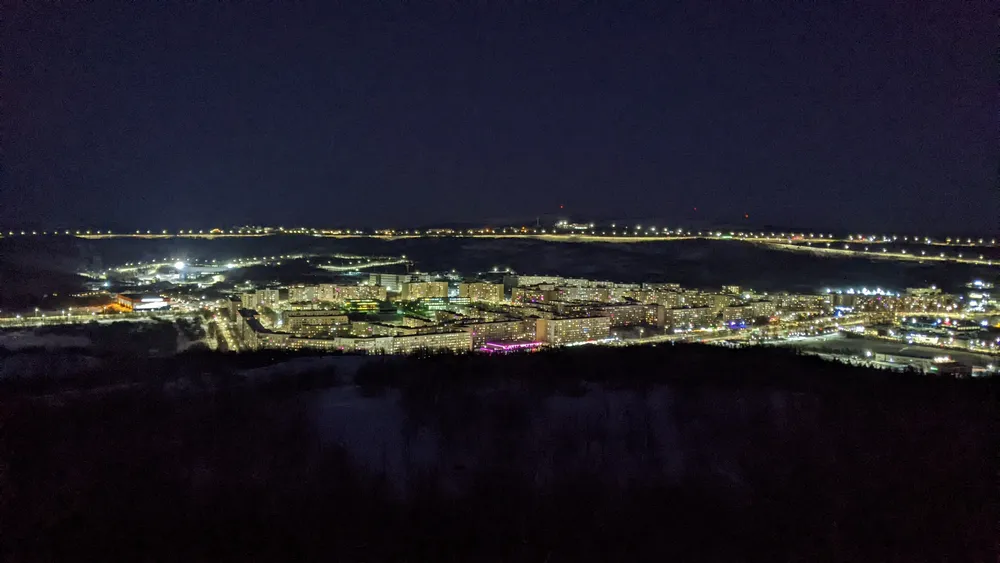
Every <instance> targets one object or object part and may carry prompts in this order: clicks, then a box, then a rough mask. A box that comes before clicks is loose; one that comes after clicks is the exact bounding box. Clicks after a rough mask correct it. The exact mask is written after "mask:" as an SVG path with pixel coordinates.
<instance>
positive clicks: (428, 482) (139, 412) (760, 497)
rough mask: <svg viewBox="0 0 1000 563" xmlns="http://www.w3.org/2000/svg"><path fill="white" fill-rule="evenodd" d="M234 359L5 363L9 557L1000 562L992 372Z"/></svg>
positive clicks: (603, 359)
mask: <svg viewBox="0 0 1000 563" xmlns="http://www.w3.org/2000/svg"><path fill="white" fill-rule="evenodd" d="M220 358H221V359H220ZM228 360H229V358H225V357H224V356H220V355H208V354H187V355H185V354H182V355H180V356H177V357H172V358H159V359H135V358H133V359H132V360H131V361H124V359H122V360H121V361H117V362H109V363H104V364H101V365H103V366H105V367H104V368H102V369H104V370H105V371H106V372H107V373H105V376H104V377H103V378H102V379H101V382H100V384H99V385H97V384H85V383H86V382H85V381H83V380H81V379H79V378H77V379H73V378H70V379H66V380H64V381H61V382H57V381H51V380H49V381H43V382H42V383H39V381H38V380H32V381H27V380H21V381H17V380H12V379H8V380H6V381H4V382H2V384H0V392H2V394H0V398H2V403H3V405H4V406H3V408H2V409H0V530H2V534H0V558H2V559H4V560H15V561H35V560H92V561H97V560H100V561H109V560H127V561H138V560H183V561H203V560H204V561H208V560H211V561H219V560H233V561H237V560H238V561H245V560H248V559H252V560H257V561H272V560H273V561H290V560H303V559H305V560H316V559H323V560H338V561H390V560H391V561H574V562H579V561H648V560H654V559H655V560H660V561H662V560H669V558H671V557H673V558H676V560H698V561H768V562H775V561H908V562H912V561H944V560H950V561H993V560H995V549H996V544H995V539H996V527H995V526H996V522H997V503H996V501H995V497H996V476H997V467H996V461H997V460H996V452H995V436H996V435H997V430H998V428H997V408H996V389H997V385H996V381H992V380H934V379H928V378H926V377H923V376H916V375H912V374H890V373H886V372H878V371H872V370H866V369H861V368H852V367H848V366H844V365H840V364H834V363H825V362H822V361H820V360H817V359H814V358H809V357H802V356H797V355H795V354H793V353H789V352H786V351H781V350H770V349H749V350H727V349H719V348H708V347H702V346H676V347H673V346H666V347H664V346H660V347H655V348H652V347H650V348H632V349H608V348H593V349H577V350H559V351H554V352H548V353H537V354H529V355H518V356H509V357H483V356H433V357H427V358H408V359H399V358H354V357H297V358H289V357H274V359H271V356H270V355H267V356H258V357H256V358H254V357H252V356H251V357H246V356H245V357H243V358H241V359H240V360H239V362H240V364H239V365H235V364H234V363H232V362H229V361H228ZM110 365H115V366H117V367H114V368H111V367H107V366H110Z"/></svg>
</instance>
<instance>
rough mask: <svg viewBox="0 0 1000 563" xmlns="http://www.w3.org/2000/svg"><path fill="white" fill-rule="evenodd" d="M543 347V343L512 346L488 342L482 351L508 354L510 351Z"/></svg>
mask: <svg viewBox="0 0 1000 563" xmlns="http://www.w3.org/2000/svg"><path fill="white" fill-rule="evenodd" d="M541 345H542V343H541V342H515V343H512V344H499V343H496V342H487V343H486V345H485V346H483V348H482V349H483V350H486V351H487V352H492V351H497V350H502V351H505V352H506V351H510V350H523V349H525V348H537V347H539V346H541Z"/></svg>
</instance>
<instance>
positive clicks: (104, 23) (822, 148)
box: [0, 0, 1000, 232]
mask: <svg viewBox="0 0 1000 563" xmlns="http://www.w3.org/2000/svg"><path fill="white" fill-rule="evenodd" d="M50 4H52V3H49V2H17V3H5V6H4V8H3V10H4V12H5V13H4V16H3V19H4V20H5V21H4V31H3V35H2V37H0V44H2V49H3V50H2V59H0V60H2V73H0V99H2V106H0V133H2V138H0V151H2V152H0V165H2V168H0V221H2V222H3V223H5V224H12V225H23V224H37V225H40V226H49V227H54V226H60V227H62V226H65V227H71V226H94V227H101V226H105V227H115V228H130V229H133V228H157V229H159V228H200V227H210V226H215V225H234V224H248V223H256V224H260V223H264V224H272V225H291V224H299V225H310V226H334V225H359V226H361V225H366V226H383V225H390V224H396V225H403V224H406V225H420V224H428V223H432V222H443V221H482V222H495V221H502V220H512V221H514V220H521V219H523V218H526V217H535V216H536V215H539V214H550V213H553V212H555V211H556V210H557V209H558V206H559V205H561V204H562V205H565V206H566V208H565V211H566V212H567V213H568V215H569V216H570V217H571V218H575V219H590V218H594V217H604V218H648V217H656V218H662V220H664V221H674V222H676V223H674V224H684V222H685V221H695V220H712V221H728V222H736V221H739V220H741V219H742V217H743V214H744V213H749V214H750V216H751V221H752V222H753V223H754V224H781V225H801V226H809V225H815V226H817V227H822V228H835V227H843V228H850V229H873V230H878V231H886V230H890V229H892V230H897V229H902V230H907V231H919V232H926V231H932V230H937V231H941V230H954V231H958V232H968V231H978V232H995V231H996V230H997V223H998V217H1000V204H998V200H1000V196H998V193H997V189H998V188H997V171H998V159H1000V156H998V135H997V126H998V122H997V116H998V107H997V94H998V92H997V86H996V77H997V71H996V68H997V67H996V55H997V45H996V21H997V14H996V12H995V8H994V7H993V5H992V3H991V2H989V1H988V0H973V1H969V2H958V1H954V0H946V1H942V2H919V1H917V2H910V1H896V2H882V1H880V0H873V1H871V2H858V3H841V2H832V1H821V2H783V1H773V2H754V3H737V2H711V1H707V2H706V1H704V0H698V1H692V2H686V3H684V2H666V1H664V2H652V3H649V4H642V3H628V4H627V5H628V8H622V7H621V6H624V5H625V4H621V5H619V6H617V7H612V5H613V4H617V3H614V2H587V3H582V4H580V5H576V7H572V8H571V7H570V5H571V4H570V3H569V2H556V3H552V4H550V5H548V6H547V7H546V6H539V5H536V4H534V3H531V4H528V3H521V2H506V1H502V2H488V3H487V2H473V3H467V4H469V5H468V6H467V5H465V4H466V3H462V5H459V3H457V2H455V3H453V2H433V3H428V4H423V5H422V6H418V7H414V5H419V4H421V3H412V4H411V5H410V6H403V5H401V4H397V3H394V2H378V3H376V2H344V3H342V5H340V6H337V7H331V6H327V4H328V3H326V2H323V3H319V4H320V6H313V7H297V8H289V7H287V6H285V5H284V4H285V3H283V2H272V3H268V4H270V5H267V4H263V3H262V4H255V5H252V4H244V5H243V7H236V6H235V5H232V6H228V5H227V6H217V5H215V4H216V3H215V2H191V3H179V2H163V3H153V2H136V3H134V5H130V4H133V3H126V2H118V3H115V4H113V5H112V4H104V3H97V4H95V5H88V6H84V5H83V3H80V4H79V5H77V6H76V7H73V8H65V7H63V8H57V7H52V6H50ZM60 4H76V3H60ZM158 4H162V5H158ZM227 4H228V3H227ZM329 4H333V3H332V2H331V3H329ZM354 4H364V5H366V6H367V7H366V8H363V9H361V8H352V7H351V6H352V5H354ZM738 4H743V6H742V7H739V6H738ZM251 6H252V7H251ZM376 6H377V7H376ZM514 6H516V7H514ZM695 207H697V208H698V211H697V212H695V211H694V208H695Z"/></svg>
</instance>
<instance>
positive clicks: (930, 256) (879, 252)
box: [0, 227, 1000, 269]
mask: <svg viewBox="0 0 1000 563" xmlns="http://www.w3.org/2000/svg"><path fill="white" fill-rule="evenodd" d="M441 231H447V232H441ZM42 236H71V237H78V238H82V239H88V240H100V239H118V238H137V239H173V238H190V239H219V238H260V237H273V236H312V237H318V238H334V239H364V238H370V239H379V240H407V239H420V238H426V239H442V238H477V239H534V240H544V241H550V242H577V243H587V242H593V243H643V242H671V241H682V240H725V241H735V242H740V243H747V244H756V245H761V246H765V247H769V248H773V249H777V250H788V251H795V252H809V253H814V254H817V255H828V256H844V257H847V256H850V257H865V258H870V259H876V260H893V261H907V262H926V263H953V264H969V265H976V266H987V267H997V266H1000V245H998V244H997V239H996V238H971V237H965V238H961V237H946V238H945V239H943V240H942V239H941V238H940V237H937V238H932V237H927V236H910V235H905V236H899V235H864V234H858V235H846V236H835V235H833V234H831V233H804V232H803V233H774V232H763V231H756V232H754V231H722V230H714V231H707V230H701V231H686V230H684V229H677V230H676V231H671V230H664V229H659V230H658V229H656V228H654V227H647V228H646V229H643V228H641V227H636V228H635V229H627V228H621V229H619V230H609V229H603V230H601V229H592V230H585V231H565V230H558V229H548V228H546V229H542V228H530V229H529V228H526V227H520V228H518V227H505V228H482V229H464V230H450V229H449V230H441V229H438V230H434V229H431V230H423V231H421V230H416V229H414V230H394V229H384V230H377V231H373V232H366V231H358V230H329V229H307V228H296V229H283V228H256V229H253V228H247V229H231V230H222V229H212V230H209V231H204V230H201V231H194V230H180V231H158V232H156V231H145V232H142V231H137V232H134V233H126V232H121V233H113V232H111V231H100V230H96V231H95V230H85V231H77V230H74V231H69V230H63V231H51V232H49V231H42V232H38V231H7V233H6V234H0V237H42ZM906 247H909V248H906ZM918 248H919V250H918ZM240 265H246V264H240ZM338 268H339V266H338ZM328 269H330V268H328Z"/></svg>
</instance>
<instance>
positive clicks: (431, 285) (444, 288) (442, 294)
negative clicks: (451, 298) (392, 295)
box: [399, 282, 448, 301]
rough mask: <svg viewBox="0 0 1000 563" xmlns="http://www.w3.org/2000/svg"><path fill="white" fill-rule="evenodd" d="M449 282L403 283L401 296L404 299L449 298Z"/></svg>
mask: <svg viewBox="0 0 1000 563" xmlns="http://www.w3.org/2000/svg"><path fill="white" fill-rule="evenodd" d="M447 297H448V282H407V283H404V284H403V287H402V290H401V293H400V296H399V298H400V299H402V300H404V301H413V300H416V299H447Z"/></svg>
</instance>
